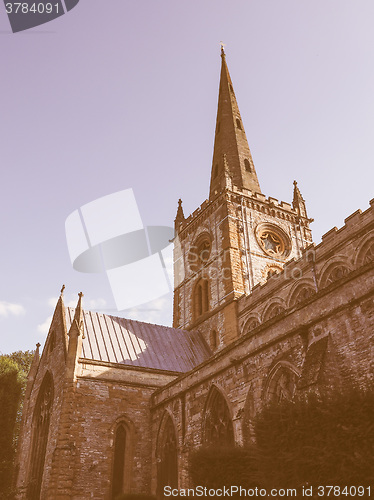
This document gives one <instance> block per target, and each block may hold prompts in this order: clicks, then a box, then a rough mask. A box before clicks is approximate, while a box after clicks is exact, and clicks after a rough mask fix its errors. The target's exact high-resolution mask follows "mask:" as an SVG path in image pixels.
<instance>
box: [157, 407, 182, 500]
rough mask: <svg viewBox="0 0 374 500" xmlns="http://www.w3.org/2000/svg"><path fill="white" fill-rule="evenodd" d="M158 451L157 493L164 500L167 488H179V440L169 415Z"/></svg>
mask: <svg viewBox="0 0 374 500" xmlns="http://www.w3.org/2000/svg"><path fill="white" fill-rule="evenodd" d="M158 449H159V452H158V454H159V457H158V458H159V461H158V470H157V491H158V497H159V498H163V492H164V487H165V486H170V487H171V488H178V454H177V438H176V435H175V429H174V424H173V421H172V419H171V417H170V416H169V415H168V416H167V417H166V422H165V423H164V425H163V429H162V431H161V434H160V439H159V443H158Z"/></svg>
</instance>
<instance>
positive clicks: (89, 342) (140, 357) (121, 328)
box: [66, 307, 211, 373]
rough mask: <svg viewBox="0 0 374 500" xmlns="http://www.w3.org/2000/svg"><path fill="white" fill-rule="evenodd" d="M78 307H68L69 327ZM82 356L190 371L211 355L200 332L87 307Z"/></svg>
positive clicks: (160, 368)
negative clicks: (111, 314) (145, 321)
mask: <svg viewBox="0 0 374 500" xmlns="http://www.w3.org/2000/svg"><path fill="white" fill-rule="evenodd" d="M74 312H75V309H74V308H71V307H67V308H66V326H67V330H68V331H69V329H70V325H71V323H72V321H73V318H74ZM83 320H84V336H85V338H84V340H83V352H82V358H85V359H92V360H95V361H106V362H110V363H119V364H124V365H129V366H139V367H143V368H155V369H158V370H169V371H174V372H181V373H184V372H188V371H190V370H192V369H193V368H195V367H196V366H197V365H199V364H200V363H202V362H203V361H205V360H206V359H207V358H208V357H209V356H211V351H210V349H209V347H208V346H207V344H206V342H205V340H204V339H203V337H202V335H201V334H200V333H199V332H194V331H192V332H188V331H186V330H179V329H176V328H170V327H167V326H160V325H152V324H150V323H143V322H141V321H135V320H130V319H125V318H117V317H114V316H108V315H106V314H101V313H97V312H92V311H83Z"/></svg>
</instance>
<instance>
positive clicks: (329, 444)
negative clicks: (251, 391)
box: [255, 388, 374, 487]
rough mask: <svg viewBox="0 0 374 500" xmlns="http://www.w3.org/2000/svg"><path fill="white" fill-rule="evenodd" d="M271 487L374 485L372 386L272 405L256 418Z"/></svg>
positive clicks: (261, 457)
mask: <svg viewBox="0 0 374 500" xmlns="http://www.w3.org/2000/svg"><path fill="white" fill-rule="evenodd" d="M255 434H256V442H257V451H258V459H259V467H260V469H261V471H262V474H263V475H264V477H266V478H268V479H267V482H268V483H269V486H274V487H287V486H292V487H298V486H301V485H303V484H306V483H309V484H312V485H313V484H314V485H319V484H329V485H341V486H345V485H363V486H365V485H367V486H369V485H372V484H373V482H374V469H373V463H374V390H373V389H372V388H371V389H367V390H354V389H347V390H346V391H345V393H344V394H338V393H335V394H334V395H330V396H329V397H324V398H317V397H316V396H310V397H309V399H308V400H306V399H299V400H296V401H294V402H284V403H282V404H280V405H277V404H273V405H270V406H268V407H267V408H265V409H264V410H263V411H262V412H261V414H260V415H259V416H258V417H257V419H256V422H255Z"/></svg>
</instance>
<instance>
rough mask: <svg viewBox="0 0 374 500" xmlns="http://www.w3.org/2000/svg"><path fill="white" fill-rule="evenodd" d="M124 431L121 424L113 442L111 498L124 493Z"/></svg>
mask: <svg viewBox="0 0 374 500" xmlns="http://www.w3.org/2000/svg"><path fill="white" fill-rule="evenodd" d="M125 456H126V429H125V426H124V425H123V424H120V425H119V426H118V427H117V430H116V435H115V441H114V463H113V475H112V498H113V499H115V498H117V496H118V495H120V494H121V493H124V492H125Z"/></svg>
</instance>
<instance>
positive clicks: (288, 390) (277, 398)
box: [267, 366, 297, 403]
mask: <svg viewBox="0 0 374 500" xmlns="http://www.w3.org/2000/svg"><path fill="white" fill-rule="evenodd" d="M296 383H297V375H296V373H295V372H294V371H292V370H290V369H289V368H287V367H285V366H280V367H279V368H278V369H277V370H276V372H275V373H274V375H273V376H272V378H271V381H270V384H269V387H268V394H267V399H268V400H269V401H272V402H276V403H280V402H282V401H284V400H286V401H292V399H293V396H294V394H295V390H296Z"/></svg>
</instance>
